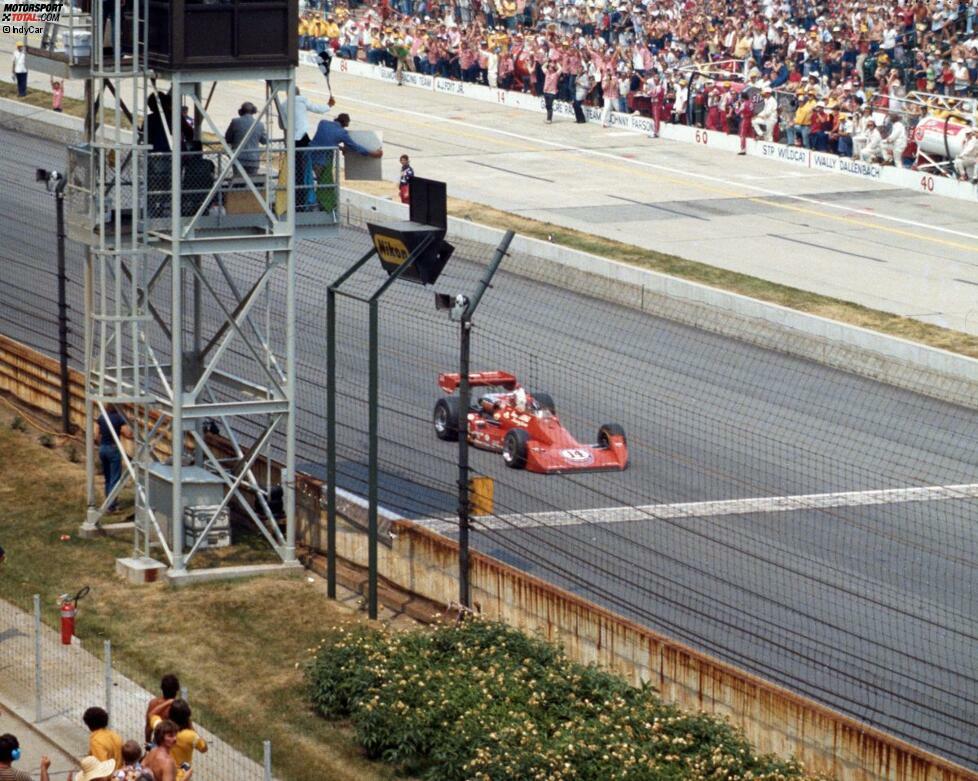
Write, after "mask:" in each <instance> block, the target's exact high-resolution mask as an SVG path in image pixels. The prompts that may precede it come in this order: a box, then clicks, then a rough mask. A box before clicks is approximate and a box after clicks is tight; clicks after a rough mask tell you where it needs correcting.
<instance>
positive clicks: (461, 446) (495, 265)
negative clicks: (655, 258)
mask: <svg viewBox="0 0 978 781" xmlns="http://www.w3.org/2000/svg"><path fill="white" fill-rule="evenodd" d="M512 240H513V231H511V230H510V231H506V235H504V236H503V238H502V241H500V242H499V246H497V247H496V252H495V254H494V255H493V257H492V261H491V262H490V263H489V267H488V268H487V269H486V271H485V273H484V274H483V275H482V278H481V279H480V280H479V287H478V289H477V290H476V292H475V295H473V296H472V298H471V299H470V300H469V302H468V304H467V305H466V307H465V311H464V312H462V317H461V318H460V321H459V327H460V330H459V360H458V364H459V368H458V371H459V384H458V414H459V429H460V430H459V432H458V433H459V437H458V601H459V603H460V604H461V605H462V606H463V607H466V608H471V607H472V595H471V588H470V585H469V513H470V511H471V506H470V503H469V397H470V389H469V368H470V360H471V354H470V344H471V332H472V315H474V314H475V310H476V309H477V308H478V306H479V302H480V301H481V300H482V296H483V295H484V294H485V292H486V290H488V289H489V288H490V287H491V283H492V278H493V277H494V276H495V275H496V271H497V270H498V269H499V265H500V264H501V263H502V262H503V258H504V257H506V251H507V250H508V249H509V244H510V242H511V241H512Z"/></svg>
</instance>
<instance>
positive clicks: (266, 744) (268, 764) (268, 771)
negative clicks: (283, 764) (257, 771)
mask: <svg viewBox="0 0 978 781" xmlns="http://www.w3.org/2000/svg"><path fill="white" fill-rule="evenodd" d="M262 748H263V749H264V752H265V776H264V779H265V781H272V741H270V740H264V741H262Z"/></svg>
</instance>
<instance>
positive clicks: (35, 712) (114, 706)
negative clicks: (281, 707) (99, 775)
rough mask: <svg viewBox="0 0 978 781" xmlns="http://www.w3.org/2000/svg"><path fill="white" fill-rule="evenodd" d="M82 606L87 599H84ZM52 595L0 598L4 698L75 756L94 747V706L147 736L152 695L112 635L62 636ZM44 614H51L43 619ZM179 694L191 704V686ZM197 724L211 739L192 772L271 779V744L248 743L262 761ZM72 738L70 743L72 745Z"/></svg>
mask: <svg viewBox="0 0 978 781" xmlns="http://www.w3.org/2000/svg"><path fill="white" fill-rule="evenodd" d="M82 604H83V605H84V602H83V603H82ZM57 612H58V606H57V604H56V603H55V601H54V600H53V599H48V598H47V597H45V599H43V600H42V598H41V596H40V595H35V597H34V604H33V611H32V613H28V612H25V611H23V610H20V609H19V608H17V607H16V606H15V605H12V604H11V603H9V602H7V601H5V600H0V633H2V635H3V639H4V642H3V643H0V667H2V669H3V680H2V682H0V698H2V701H3V702H4V704H5V705H6V706H7V707H9V708H10V709H11V710H13V711H14V712H15V713H17V714H18V715H19V716H21V718H24V719H25V720H27V721H29V722H31V723H33V724H34V725H35V726H36V727H37V728H38V729H39V730H41V732H43V733H45V734H48V735H56V736H58V738H59V739H60V742H61V747H62V748H63V749H65V750H67V751H68V752H69V753H72V754H74V755H75V756H84V755H85V754H87V753H88V750H87V747H88V741H87V736H86V734H85V733H86V732H87V730H86V728H85V727H84V725H83V723H82V714H83V713H84V712H85V710H86V709H87V708H89V707H93V706H98V707H102V708H104V709H105V710H106V711H107V712H108V714H109V726H110V727H111V728H112V729H113V730H115V731H117V732H118V733H119V734H120V735H122V737H123V740H135V741H137V742H138V743H139V744H140V745H142V744H143V742H144V734H143V731H144V725H145V723H146V707H147V705H148V703H149V699H150V697H151V696H152V695H151V694H150V693H149V692H147V691H146V690H145V689H143V688H142V687H141V686H139V685H138V684H136V683H134V682H133V681H132V680H131V679H130V678H128V677H126V676H125V675H123V674H122V673H121V672H119V670H118V669H117V667H118V665H117V663H116V664H114V663H113V660H112V645H111V642H110V641H109V640H105V641H103V642H101V643H99V642H97V641H96V642H94V643H93V644H91V645H92V647H91V650H89V649H87V648H86V647H84V646H83V645H82V644H81V642H80V641H78V640H77V638H76V639H75V640H74V642H72V643H71V644H70V645H64V644H62V643H61V637H60V635H59V632H58V630H56V629H53V628H51V627H50V626H48V623H51V622H52V621H56V620H57V619H56V616H57ZM44 619H47V621H45V620H44ZM180 696H181V697H183V698H184V699H186V700H187V701H188V702H189V703H190V705H191V707H193V692H188V691H187V690H186V689H184V690H182V691H181V693H180ZM194 728H195V729H196V731H197V732H198V734H199V735H200V736H201V737H202V738H204V740H205V741H206V742H207V751H206V752H200V751H196V752H195V753H194V759H193V762H192V767H193V770H194V778H198V779H206V780H207V781H238V780H239V779H245V780H247V781H272V765H271V757H272V753H271V752H272V744H271V742H270V741H267V740H266V741H256V744H255V745H254V746H251V747H249V748H250V750H251V751H252V752H253V753H254V755H255V756H259V757H262V761H254V760H252V759H250V758H249V757H248V756H246V755H245V754H243V753H242V752H240V751H238V750H236V749H234V748H232V747H231V746H229V745H228V744H227V743H225V742H224V741H222V740H221V739H220V738H218V737H216V736H215V735H214V734H212V733H211V732H210V731H209V730H207V729H206V728H205V727H202V726H201V725H200V724H199V723H197V721H196V720H195V721H194ZM66 744H67V745H66Z"/></svg>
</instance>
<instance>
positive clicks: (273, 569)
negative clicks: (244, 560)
mask: <svg viewBox="0 0 978 781" xmlns="http://www.w3.org/2000/svg"><path fill="white" fill-rule="evenodd" d="M305 571H306V568H305V567H304V566H302V563H301V562H299V561H290V562H282V563H281V564H245V565H241V566H237V567H213V568H209V569H192V570H183V571H182V572H174V571H173V570H167V572H166V576H165V577H166V582H167V583H169V584H170V585H172V586H189V585H191V584H194V583H207V582H209V581H213V580H229V579H233V578H253V577H256V576H259V575H301V574H302V573H304V572H305Z"/></svg>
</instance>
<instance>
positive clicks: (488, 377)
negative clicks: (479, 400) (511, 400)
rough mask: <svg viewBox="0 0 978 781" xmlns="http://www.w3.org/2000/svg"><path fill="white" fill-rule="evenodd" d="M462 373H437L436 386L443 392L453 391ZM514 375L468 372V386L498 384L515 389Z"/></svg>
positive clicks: (460, 379) (508, 388)
mask: <svg viewBox="0 0 978 781" xmlns="http://www.w3.org/2000/svg"><path fill="white" fill-rule="evenodd" d="M461 381H462V375H461V374H458V373H457V372H456V373H455V374H439V375H438V387H439V388H441V389H442V390H443V391H445V393H455V391H457V390H458V386H459V383H460V382H461ZM517 384H518V383H517V382H516V375H515V374H511V373H510V372H473V373H471V374H469V387H472V388H476V387H485V386H487V385H492V386H498V387H500V388H503V389H505V390H508V391H511V390H516V386H517Z"/></svg>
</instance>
